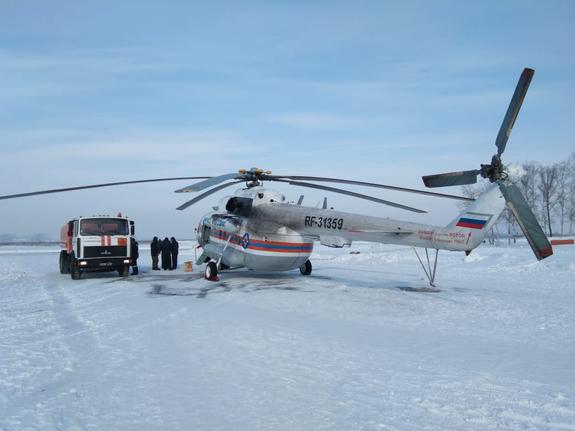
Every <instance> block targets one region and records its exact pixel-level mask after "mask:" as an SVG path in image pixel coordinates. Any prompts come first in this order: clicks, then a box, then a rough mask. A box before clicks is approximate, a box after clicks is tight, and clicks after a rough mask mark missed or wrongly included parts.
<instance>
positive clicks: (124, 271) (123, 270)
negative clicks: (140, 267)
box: [118, 265, 130, 277]
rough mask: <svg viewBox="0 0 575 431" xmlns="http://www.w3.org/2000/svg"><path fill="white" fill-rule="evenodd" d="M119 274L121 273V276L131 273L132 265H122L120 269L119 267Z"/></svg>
mask: <svg viewBox="0 0 575 431" xmlns="http://www.w3.org/2000/svg"><path fill="white" fill-rule="evenodd" d="M118 274H120V277H127V276H129V275H130V267H129V266H127V265H126V266H122V267H121V268H120V269H118Z"/></svg>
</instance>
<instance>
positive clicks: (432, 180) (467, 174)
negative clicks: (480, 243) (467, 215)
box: [423, 68, 553, 260]
mask: <svg viewBox="0 0 575 431" xmlns="http://www.w3.org/2000/svg"><path fill="white" fill-rule="evenodd" d="M534 73H535V71H534V70H533V69H529V68H525V69H523V72H522V73H521V76H520V78H519V82H518V83H517V86H516V87H515V92H514V93H513V97H512V98H511V102H510V103H509V106H508V108H507V112H506V113H505V117H504V118H503V122H502V123H501V127H500V128H499V133H498V134H497V138H496V140H495V146H496V147H497V154H495V155H494V156H493V157H492V158H491V163H489V164H485V165H483V164H482V165H481V167H480V169H474V170H469V171H459V172H448V173H443V174H435V175H427V176H424V177H423V183H424V184H425V186H426V187H431V188H433V187H448V186H459V185H466V184H475V183H476V182H477V177H478V176H479V175H481V177H483V178H486V179H488V180H489V181H490V182H492V183H497V184H498V185H499V189H500V190H501V193H502V194H503V197H504V198H505V202H506V203H507V206H508V207H509V209H510V210H511V213H512V214H513V216H514V217H515V219H516V220H517V223H518V224H519V226H520V227H521V230H522V231H523V234H524V235H525V237H526V238H527V241H528V242H529V245H530V246H531V249H532V250H533V253H534V254H535V256H536V257H537V259H539V260H541V259H545V258H546V257H548V256H551V255H552V254H553V249H552V247H551V244H550V243H549V240H548V239H547V237H546V236H545V233H544V232H543V229H542V228H541V226H540V225H539V223H538V222H537V219H536V218H535V215H534V214H533V212H532V211H531V209H530V208H529V205H528V204H527V201H526V200H525V198H524V197H523V195H522V194H521V191H520V190H519V188H518V187H517V186H515V185H514V184H510V181H509V179H508V174H507V171H506V168H505V166H504V165H503V163H502V162H501V156H502V155H503V152H504V151H505V147H506V146H507V140H508V139H509V136H510V135H511V131H512V130H513V126H514V125H515V121H516V120H517V115H518V114H519V110H520V109H521V105H522V104H523V100H525V95H526V94H527V90H528V89H529V84H531V80H532V78H533V74H534Z"/></svg>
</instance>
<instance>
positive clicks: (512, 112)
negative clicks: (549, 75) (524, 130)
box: [495, 67, 535, 157]
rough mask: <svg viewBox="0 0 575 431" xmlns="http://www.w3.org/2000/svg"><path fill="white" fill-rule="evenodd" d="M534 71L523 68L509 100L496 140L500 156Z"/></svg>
mask: <svg viewBox="0 0 575 431" xmlns="http://www.w3.org/2000/svg"><path fill="white" fill-rule="evenodd" d="M534 73H535V71H534V70H533V69H529V68H527V67H526V68H525V69H523V72H522V73H521V77H520V78H519V81H518V82H517V87H515V92H514V93H513V97H512V98H511V102H509V106H508V107H507V113H506V114H505V118H503V122H502V123H501V127H500V128H499V133H498V134H497V139H496V140H495V145H496V146H497V156H498V157H501V154H503V151H505V145H506V144H507V140H508V139H509V135H511V130H512V129H513V125H514V124H515V120H516V119H517V115H518V114H519V110H520V109H521V105H522V104H523V100H524V99H525V95H526V94H527V90H528V89H529V84H530V83H531V79H532V78H533V74H534Z"/></svg>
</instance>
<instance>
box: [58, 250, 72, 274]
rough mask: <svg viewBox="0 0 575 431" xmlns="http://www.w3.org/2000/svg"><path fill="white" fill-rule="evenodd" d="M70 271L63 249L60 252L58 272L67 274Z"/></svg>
mask: <svg viewBox="0 0 575 431" xmlns="http://www.w3.org/2000/svg"><path fill="white" fill-rule="evenodd" d="M69 272H70V262H69V260H68V253H66V251H65V250H62V251H61V252H60V274H68V273H69Z"/></svg>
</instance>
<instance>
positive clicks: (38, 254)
mask: <svg viewBox="0 0 575 431" xmlns="http://www.w3.org/2000/svg"><path fill="white" fill-rule="evenodd" d="M182 248H183V250H182V253H181V255H180V261H184V260H192V259H193V254H194V251H193V247H192V245H191V244H183V247H182ZM316 250H317V251H316V252H315V253H314V255H313V256H312V258H313V259H312V262H313V264H314V272H313V274H312V275H311V276H310V277H303V276H301V275H300V274H299V272H298V271H294V272H290V273H282V274H260V275H256V274H253V273H251V272H247V271H240V272H237V273H234V274H232V273H227V274H225V273H224V274H221V280H220V281H219V282H215V283H213V282H207V281H205V280H202V279H201V277H200V273H199V272H195V273H192V274H188V273H184V272H182V270H181V269H180V270H177V271H175V272H157V271H154V272H152V271H150V261H149V258H148V253H147V251H146V250H142V252H141V255H142V256H143V259H141V261H142V262H141V265H140V269H141V274H140V275H139V276H136V277H130V278H129V279H127V280H120V279H119V278H118V277H117V276H116V275H114V274H111V273H110V274H104V275H89V276H87V277H85V279H82V280H80V281H72V280H71V279H70V277H69V276H65V275H60V274H59V273H58V254H57V253H58V250H57V249H55V248H53V247H0V430H2V431H12V430H250V431H251V430H491V429H502V430H575V247H573V246H570V247H569V246H564V247H557V248H556V251H555V253H556V254H555V255H554V256H553V257H551V258H549V259H547V260H546V261H543V262H540V263H538V262H537V261H536V260H535V258H534V257H533V255H532V254H531V251H530V249H529V248H528V247H527V246H525V245H522V246H515V247H503V246H502V247H486V246H483V247H480V248H479V249H478V250H476V251H475V252H474V253H473V254H472V255H471V256H469V257H468V258H464V256H463V254H462V253H449V252H442V253H441V254H440V261H439V269H438V290H439V291H438V292H429V291H424V290H423V291H422V289H421V288H423V287H425V286H426V282H425V280H424V278H423V272H422V270H421V268H419V264H418V262H417V260H416V257H415V255H414V254H413V251H412V250H410V249H407V248H400V247H396V246H380V245H369V244H357V245H356V244H354V246H353V247H352V248H351V251H360V253H359V254H350V249H345V250H331V249H326V248H323V247H319V246H318V247H316ZM194 270H196V268H194ZM197 271H199V268H198V269H197Z"/></svg>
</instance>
